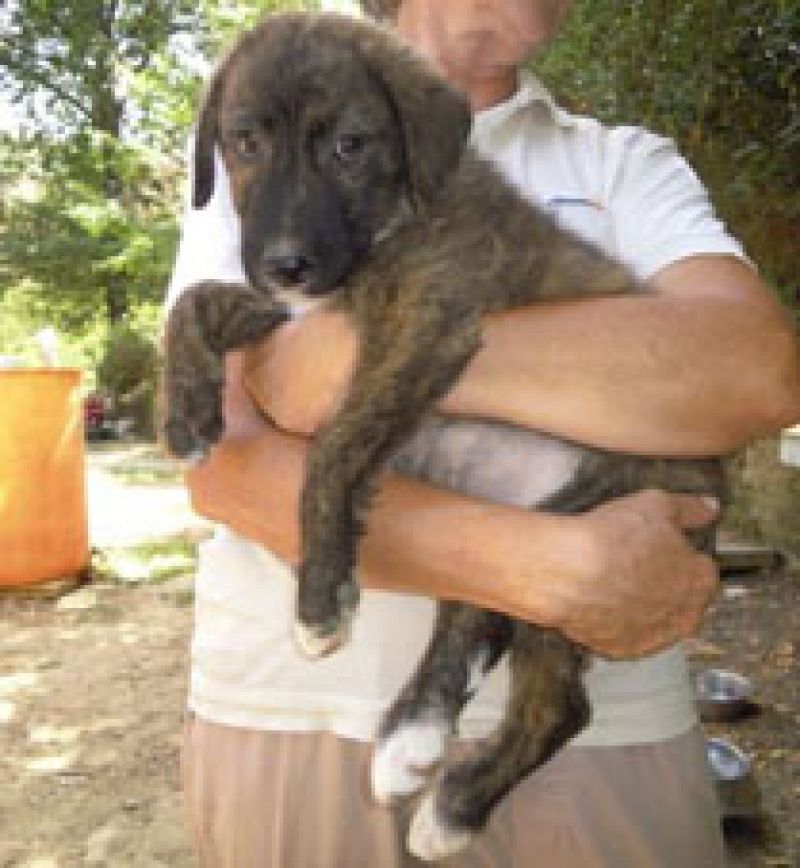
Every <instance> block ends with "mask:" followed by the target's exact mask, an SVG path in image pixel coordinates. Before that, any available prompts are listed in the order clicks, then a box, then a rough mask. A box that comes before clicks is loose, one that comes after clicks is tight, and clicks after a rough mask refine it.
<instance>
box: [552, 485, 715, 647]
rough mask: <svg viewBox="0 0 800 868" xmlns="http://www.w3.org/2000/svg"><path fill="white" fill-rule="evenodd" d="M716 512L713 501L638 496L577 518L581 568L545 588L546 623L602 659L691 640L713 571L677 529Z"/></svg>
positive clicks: (697, 524) (658, 494)
mask: <svg viewBox="0 0 800 868" xmlns="http://www.w3.org/2000/svg"><path fill="white" fill-rule="evenodd" d="M718 512H719V506H718V505H717V504H716V501H714V500H713V499H712V498H702V497H693V496H689V495H671V494H666V493H664V492H661V491H643V492H639V493H637V494H633V495H629V496H628V497H623V498H620V499H619V500H614V501H610V502H609V503H606V504H603V505H601V506H599V507H596V508H595V509H593V510H591V511H589V512H588V513H586V514H584V515H582V516H579V517H577V522H578V525H579V539H580V540H581V543H580V544H579V545H578V547H577V549H576V551H577V554H578V560H579V562H580V563H582V565H583V569H581V567H580V565H579V566H578V568H577V569H576V570H575V571H574V576H575V577H576V578H575V579H573V580H568V581H563V582H559V583H553V584H552V585H550V586H549V587H548V589H547V597H546V599H545V601H544V607H545V609H546V610H547V612H548V614H549V615H550V618H548V620H549V621H550V623H551V624H552V626H554V627H557V628H558V629H559V630H561V631H562V632H563V633H565V634H566V635H567V636H569V637H570V638H572V639H574V640H575V641H577V642H580V643H582V644H583V645H586V646H588V647H589V648H591V649H592V650H593V651H595V652H596V653H598V654H600V655H602V656H606V657H609V658H623V657H638V656H641V655H644V654H649V653H652V652H654V651H658V650H660V649H663V648H666V647H668V646H670V645H673V644H674V643H675V642H676V641H678V640H680V639H683V638H686V637H688V636H691V635H693V634H694V633H695V631H696V630H697V627H698V625H699V623H700V621H701V619H702V617H703V614H704V612H705V610H706V608H707V607H708V605H709V603H710V602H711V600H712V599H713V597H714V595H715V594H716V591H717V586H718V581H717V569H716V567H715V565H714V562H713V560H712V559H711V558H710V557H708V556H707V555H704V554H701V553H699V552H698V551H696V550H695V549H694V548H693V547H692V546H691V544H690V543H689V542H688V541H687V539H686V536H685V535H684V531H686V530H690V529H693V528H701V527H703V526H705V525H707V524H709V523H710V522H711V521H713V520H714V518H715V517H716V516H717V514H718ZM540 593H541V589H539V590H538V592H537V595H538V594H540ZM539 602H542V601H541V598H540V600H539Z"/></svg>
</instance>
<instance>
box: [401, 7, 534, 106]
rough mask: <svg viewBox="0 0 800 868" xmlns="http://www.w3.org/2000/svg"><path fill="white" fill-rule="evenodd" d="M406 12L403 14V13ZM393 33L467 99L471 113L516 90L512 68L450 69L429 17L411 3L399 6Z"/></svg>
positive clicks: (515, 74) (516, 79)
mask: <svg viewBox="0 0 800 868" xmlns="http://www.w3.org/2000/svg"><path fill="white" fill-rule="evenodd" d="M404 13H406V14H404ZM396 24H397V32H398V33H399V34H400V36H402V37H403V38H404V39H406V40H407V41H409V42H411V43H412V44H413V45H414V46H415V47H416V48H417V50H418V51H420V52H421V53H422V54H424V55H425V56H426V57H427V58H428V59H429V60H430V61H431V62H432V63H433V65H434V66H435V67H436V68H437V69H438V70H439V72H440V73H441V74H442V75H444V77H445V78H446V79H447V80H448V81H449V82H450V84H452V85H453V86H454V87H456V88H458V89H459V90H460V91H462V92H463V93H464V94H466V96H467V97H468V98H469V101H470V104H471V106H472V110H473V111H480V110H481V109H486V108H490V107H491V106H493V105H497V104H498V103H500V102H503V101H504V100H506V99H508V97H510V96H511V95H512V94H513V93H514V91H515V90H516V89H517V81H518V76H517V69H516V67H514V66H510V67H503V68H501V67H498V68H496V69H492V70H487V69H481V70H476V69H472V68H470V67H469V66H468V65H466V64H463V65H461V66H454V65H453V64H452V63H448V61H447V58H445V57H443V56H442V53H441V52H440V50H439V44H438V42H437V40H436V36H435V32H434V27H435V25H433V22H432V20H431V18H430V15H429V14H428V15H426V14H425V12H424V11H423V12H421V13H420V11H418V10H417V9H416V8H414V7H413V4H411V3H406V4H403V6H401V9H400V14H399V16H398V19H397V22H396Z"/></svg>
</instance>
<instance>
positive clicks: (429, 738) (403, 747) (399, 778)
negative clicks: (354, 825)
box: [371, 720, 450, 805]
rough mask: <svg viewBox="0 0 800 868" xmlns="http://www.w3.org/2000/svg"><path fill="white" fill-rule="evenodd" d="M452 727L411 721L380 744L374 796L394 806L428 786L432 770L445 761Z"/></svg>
mask: <svg viewBox="0 0 800 868" xmlns="http://www.w3.org/2000/svg"><path fill="white" fill-rule="evenodd" d="M449 735H450V731H449V727H448V726H447V724H446V723H444V722H443V721H430V720H429V721H408V722H405V723H403V724H401V725H400V726H399V727H398V728H397V729H395V730H394V731H393V732H390V733H389V734H388V735H387V736H385V737H383V738H381V739H379V740H378V743H377V744H376V746H375V752H374V754H373V756H372V766H371V781H372V794H373V796H374V797H375V800H376V801H377V802H379V803H380V804H383V805H387V804H391V802H393V801H394V800H396V799H398V798H402V797H403V796H410V795H412V794H413V793H416V792H417V791H418V790H421V789H422V787H423V786H425V782H426V780H427V775H428V772H429V771H430V769H431V768H432V767H433V766H434V765H435V764H436V763H437V762H439V761H440V760H441V758H442V756H443V754H444V750H445V747H446V745H447V738H448V736H449Z"/></svg>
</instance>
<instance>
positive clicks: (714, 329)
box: [445, 256, 800, 456]
mask: <svg viewBox="0 0 800 868" xmlns="http://www.w3.org/2000/svg"><path fill="white" fill-rule="evenodd" d="M650 286H651V289H652V291H651V292H650V293H649V294H647V295H641V296H627V297H614V298H604V299H592V300H589V301H586V302H580V303H567V304H560V305H551V306H548V307H547V309H538V308H529V309H527V310H525V311H521V312H514V313H508V314H503V315H500V316H497V317H494V318H493V319H492V321H491V322H490V323H489V324H488V326H487V328H486V333H485V343H486V346H485V350H484V352H482V353H481V354H480V355H479V356H478V357H477V359H476V360H475V362H474V363H473V364H472V366H471V367H470V370H469V372H468V374H467V376H465V377H463V378H462V381H461V382H460V383H459V384H458V386H457V387H456V389H455V390H454V392H453V393H452V394H451V395H450V396H449V397H448V398H447V400H446V402H445V408H446V409H448V410H451V411H452V412H456V413H462V414H469V413H472V414H476V415H481V416H489V417H492V418H498V419H506V420H507V421H511V422H516V423H518V424H520V425H523V426H524V427H529V428H539V429H542V430H545V431H548V432H551V433H555V434H558V435H561V436H563V437H567V438H570V439H574V440H577V441H579V442H588V443H591V444H593V445H596V446H600V447H605V448H610V449H618V450H622V451H630V452H635V453H638V454H645V455H661V456H704V455H720V454H725V453H728V452H731V451H733V450H735V449H738V448H740V447H742V446H744V445H746V444H747V443H749V442H750V441H752V440H754V439H756V438H758V437H761V436H764V435H766V434H769V433H772V432H773V431H775V430H777V429H779V428H781V427H783V426H785V425H788V424H790V423H792V422H794V421H796V420H797V419H798V417H800V354H799V352H798V347H799V346H800V345H798V341H797V338H796V335H795V332H794V329H793V326H792V324H791V322H790V320H789V318H788V317H787V316H786V314H785V312H784V311H783V310H782V308H781V306H780V305H779V304H778V302H777V301H776V299H775V298H774V296H773V294H772V293H771V292H770V291H769V290H768V289H767V288H766V287H765V286H764V284H763V283H762V282H761V280H760V279H759V278H758V276H757V275H756V273H755V272H754V271H753V270H752V269H751V268H749V267H748V266H747V265H745V264H744V263H743V262H741V261H740V260H738V259H736V258H734V257H731V256H694V257H691V258H688V259H685V260H682V261H680V262H677V263H675V264H673V265H671V266H668V267H667V268H665V269H662V270H661V271H660V272H659V273H658V274H657V275H656V276H655V278H654V279H653V280H652V281H651V284H650Z"/></svg>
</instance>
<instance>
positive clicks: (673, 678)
mask: <svg viewBox="0 0 800 868" xmlns="http://www.w3.org/2000/svg"><path fill="white" fill-rule="evenodd" d="M473 141H474V143H475V145H476V146H477V147H478V148H479V149H480V150H481V151H482V152H483V153H485V154H486V155H487V156H490V157H491V158H492V159H493V160H494V161H495V162H496V163H497V164H498V166H499V167H500V168H501V170H502V171H503V172H504V174H505V175H506V176H507V177H508V178H509V179H510V180H511V182H512V183H514V184H515V185H517V186H518V187H519V188H520V189H521V191H522V192H523V193H524V194H525V195H526V196H528V197H529V198H530V199H531V200H533V201H535V202H537V203H539V204H540V205H543V206H544V207H546V208H548V209H551V210H552V211H553V213H554V214H555V215H556V216H557V218H558V219H559V220H561V221H563V223H564V224H566V225H568V226H570V227H571V228H572V229H574V230H575V231H577V232H579V233H581V234H582V235H584V236H585V237H586V238H588V239H590V240H592V241H594V242H595V243H596V244H598V245H599V246H600V247H602V248H603V249H604V250H606V251H607V252H608V253H610V254H612V255H615V256H617V257H618V258H620V259H622V260H623V261H624V262H626V263H627V264H628V265H630V267H631V268H632V269H633V270H634V271H635V272H636V274H637V275H639V276H640V277H641V278H644V279H646V278H648V277H650V276H652V275H654V274H655V273H656V272H657V271H659V270H660V269H661V268H663V267H664V266H666V265H669V264H670V263H673V262H675V261H677V260H679V259H682V258H684V257H687V256H691V255H694V254H709V253H714V254H733V255H735V256H740V257H744V254H743V252H742V249H741V247H740V246H739V244H738V243H737V242H736V241H735V240H734V239H733V238H732V237H731V236H730V235H728V234H727V232H726V231H725V227H724V226H723V225H722V223H721V222H720V221H719V220H718V219H717V218H716V217H715V215H714V212H713V209H712V207H711V204H710V203H709V199H708V195H707V193H706V191H705V189H704V187H703V186H702V184H701V183H700V181H699V180H698V178H697V177H696V175H695V174H694V172H693V171H692V170H691V169H690V168H689V166H688V165H687V164H686V163H685V161H684V160H683V159H682V158H681V157H680V156H679V155H678V154H677V152H676V150H675V148H674V146H673V144H672V143H671V142H669V141H667V140H665V139H663V138H660V137H658V136H655V135H653V134H651V133H648V132H646V131H644V130H641V129H638V128H633V127H620V128H615V129H610V128H607V127H604V126H603V125H601V124H600V123H598V122H597V121H595V120H592V119H589V118H585V117H579V116H575V115H572V114H569V113H567V112H565V111H564V110H563V109H561V108H559V107H558V106H556V105H555V103H554V102H553V100H552V98H551V97H550V95H549V94H548V93H547V92H546V91H545V90H544V88H543V87H542V86H541V84H540V83H539V82H538V81H537V80H536V79H535V78H534V77H533V76H531V75H530V74H528V73H522V74H521V76H520V87H519V89H518V91H517V92H516V93H515V94H514V95H513V96H512V97H511V98H510V99H509V100H507V101H506V102H504V103H502V104H500V105H498V106H495V107H493V108H491V109H488V110H486V111H483V112H481V113H479V114H478V116H477V117H476V119H475V125H474V132H473ZM217 172H218V174H217V185H216V189H215V193H214V196H213V198H212V200H211V202H210V203H209V204H208V205H207V206H206V207H205V208H204V209H202V210H199V211H195V210H192V209H191V208H189V209H188V212H187V214H186V216H185V219H184V224H183V235H182V238H181V243H180V247H179V251H178V257H177V262H176V265H175V270H174V274H173V278H172V282H171V284H170V290H169V294H168V304H169V303H171V302H172V301H173V300H174V298H175V297H176V295H177V294H178V293H179V292H180V291H181V290H182V289H183V288H185V287H186V286H188V285H190V284H191V283H193V282H195V281H197V280H201V279H219V280H232V281H240V280H243V279H244V274H243V271H242V264H241V261H240V255H239V223H238V218H237V217H236V215H235V213H234V210H233V207H232V204H231V199H230V192H229V189H228V186H227V182H226V178H225V174H224V170H223V169H222V166H221V165H220V164H219V162H218V165H217ZM294 596H295V588H294V578H293V576H292V575H291V573H290V571H289V570H288V569H287V568H286V566H285V565H284V564H283V563H282V562H281V561H280V560H279V559H278V558H276V557H275V556H274V555H272V554H271V553H270V552H268V551H266V550H264V549H263V548H261V547H259V546H257V545H255V544H253V543H251V542H249V541H247V540H245V539H243V538H241V537H239V536H237V535H236V534H234V533H233V532H231V531H230V530H228V529H226V528H223V527H219V528H218V529H217V531H216V532H215V534H214V536H213V538H211V539H210V540H208V541H207V542H205V543H203V544H202V545H201V548H200V560H199V569H198V573H197V580H196V602H195V629H194V636H193V641H192V655H191V674H190V689H189V706H190V708H191V709H192V710H193V711H194V712H195V713H197V714H198V715H200V716H202V717H204V718H206V719H208V720H212V721H215V722H218V723H222V724H229V725H233V726H243V727H251V728H256V729H273V730H275V729H278V730H302V731H309V730H328V731H330V732H334V733H336V734H338V735H342V736H345V737H351V738H357V739H367V738H370V737H371V736H372V735H373V734H374V732H375V730H376V726H377V724H378V721H379V719H380V715H381V713H382V711H383V710H384V709H385V708H386V706H387V705H388V704H389V703H390V702H391V701H392V699H393V698H394V697H395V696H396V695H397V693H398V692H399V690H400V688H401V686H402V685H403V684H404V682H405V681H406V679H407V678H408V676H409V675H410V673H411V672H412V670H413V668H414V666H415V664H416V662H417V660H418V659H419V658H420V656H421V655H422V652H423V649H424V648H425V646H426V644H427V641H428V639H429V637H430V634H431V629H432V625H433V617H434V604H433V603H432V602H431V601H430V600H428V599H425V598H420V597H414V596H409V595H400V594H390V593H385V592H379V591H367V592H365V593H364V594H363V596H362V605H361V609H360V611H359V613H358V616H357V617H356V619H355V622H354V629H353V635H352V640H351V642H350V644H349V645H348V646H347V647H345V648H344V649H342V650H341V651H339V652H338V653H336V654H335V655H333V656H332V657H329V658H326V659H324V660H319V661H308V660H306V659H305V658H304V657H302V656H301V655H300V654H299V653H298V651H297V650H296V648H295V645H294V642H293V640H292V637H291V625H292V620H293V604H294ZM506 679H507V673H506V671H505V668H504V667H502V666H501V667H498V670H497V671H496V672H495V673H493V674H492V675H491V676H490V677H489V678H488V679H487V680H486V682H485V683H484V685H483V686H482V688H481V689H480V691H479V693H478V695H477V696H476V697H475V699H474V700H473V701H472V702H471V703H470V705H469V706H468V708H467V709H466V710H465V713H464V715H463V717H462V721H461V733H462V734H463V735H465V736H467V737H471V736H478V735H483V734H485V733H486V732H487V730H488V729H490V728H492V727H493V725H494V724H495V723H496V721H497V720H498V718H499V716H500V714H501V711H502V708H503V704H504V697H505V692H506ZM585 681H586V686H587V688H588V692H589V695H590V698H591V701H592V705H593V720H592V723H591V725H590V726H589V728H588V729H587V730H586V731H585V732H583V733H582V734H581V735H580V736H578V738H577V739H576V743H580V744H587V745H588V744H592V745H617V744H635V743H644V742H652V741H657V740H662V739H667V738H671V737H673V736H676V735H679V734H681V733H683V732H685V731H686V730H687V729H689V728H690V727H691V726H692V725H693V724H694V722H695V719H696V718H695V712H694V704H693V699H692V694H691V690H690V686H689V681H688V678H687V674H686V666H685V660H684V656H683V653H682V651H681V649H680V648H674V649H671V650H669V651H666V652H663V653H661V654H657V655H654V656H652V657H649V658H646V659H644V660H641V661H636V662H630V663H629V662H623V663H609V662H606V661H601V660H595V661H594V662H593V664H592V666H591V668H590V670H589V671H588V672H587V674H586V676H585Z"/></svg>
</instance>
